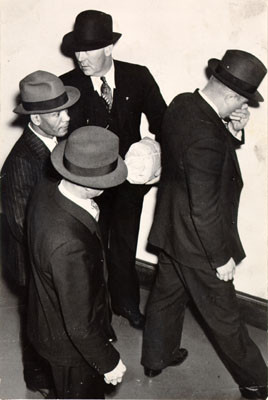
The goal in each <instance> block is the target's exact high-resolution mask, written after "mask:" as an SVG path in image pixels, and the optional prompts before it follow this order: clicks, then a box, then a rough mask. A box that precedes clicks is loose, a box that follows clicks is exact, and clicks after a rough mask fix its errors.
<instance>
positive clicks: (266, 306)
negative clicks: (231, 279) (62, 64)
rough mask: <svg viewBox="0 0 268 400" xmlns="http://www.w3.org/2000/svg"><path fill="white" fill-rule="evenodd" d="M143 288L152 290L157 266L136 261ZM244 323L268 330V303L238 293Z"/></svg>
mask: <svg viewBox="0 0 268 400" xmlns="http://www.w3.org/2000/svg"><path fill="white" fill-rule="evenodd" d="M136 268H137V271H138V274H139V279H140V284H141V287H142V288H144V289H150V288H151V286H152V284H153V281H154V277H155V265H154V264H152V263H149V262H147V261H143V260H140V259H136ZM236 294H237V298H238V303H239V306H240V310H241V314H242V317H243V319H244V321H245V322H246V323H247V324H249V325H252V326H254V327H256V328H259V329H263V330H267V327H268V326H267V311H268V301H267V300H265V299H262V298H259V297H256V296H252V295H250V294H247V293H243V292H239V291H237V292H236Z"/></svg>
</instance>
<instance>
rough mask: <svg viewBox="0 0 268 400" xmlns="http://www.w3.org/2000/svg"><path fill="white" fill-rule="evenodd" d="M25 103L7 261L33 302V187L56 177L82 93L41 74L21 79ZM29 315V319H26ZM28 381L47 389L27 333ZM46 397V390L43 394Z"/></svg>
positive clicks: (7, 202)
mask: <svg viewBox="0 0 268 400" xmlns="http://www.w3.org/2000/svg"><path fill="white" fill-rule="evenodd" d="M20 96H21V103H20V104H19V105H18V106H17V107H16V108H15V110H14V112H15V113H17V114H20V115H24V116H28V117H29V122H28V125H27V126H26V128H25V130H24V132H23V134H22V136H21V137H20V138H19V140H18V141H17V142H16V144H15V145H14V147H13V149H12V150H11V152H10V154H9V155H8V157H7V159H6V161H5V163H4V165H3V168H2V171H1V195H2V208H3V214H4V217H5V226H4V228H5V248H4V255H5V260H6V261H5V262H4V268H7V269H8V272H7V276H8V278H10V279H11V280H12V283H15V284H16V285H17V286H18V288H19V289H20V290H19V292H20V293H21V294H22V297H23V298H24V300H25V299H26V298H27V288H28V279H29V260H28V250H27V238H26V229H25V220H26V211H27V206H28V202H29V199H30V197H31V193H32V191H33V188H34V187H35V186H36V185H37V183H38V182H39V181H40V180H41V178H43V177H54V176H55V170H54V168H53V167H52V165H51V162H50V153H51V151H52V149H53V148H54V147H55V146H56V144H57V138H59V137H62V136H64V135H66V133H67V131H68V126H69V121H70V118H69V116H68V110H67V109H68V107H71V106H72V105H73V104H74V103H75V102H76V101H77V100H78V99H79V91H78V89H76V88H74V87H69V86H68V87H67V86H64V85H63V83H62V81H61V80H60V79H59V78H58V77H57V76H55V75H53V74H51V73H49V72H46V71H35V72H33V73H31V74H29V75H27V76H26V77H25V78H24V79H22V80H21V81H20ZM22 317H23V316H22ZM23 319H24V318H23ZM23 324H24V321H23V320H22V340H23V343H22V346H23V361H24V378H25V381H26V384H27V387H28V388H30V389H31V390H39V389H45V388H48V387H49V382H48V381H47V379H46V378H45V377H44V376H43V373H42V368H41V360H40V362H39V357H37V355H35V352H34V351H33V350H31V347H30V346H29V344H28V342H27V339H26V337H25V335H24V332H23ZM42 393H43V394H44V393H45V391H44V390H42Z"/></svg>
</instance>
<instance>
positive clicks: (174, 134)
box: [149, 91, 245, 268]
mask: <svg viewBox="0 0 268 400" xmlns="http://www.w3.org/2000/svg"><path fill="white" fill-rule="evenodd" d="M237 142H238V141H237V140H236V139H234V138H233V136H232V135H231V134H230V133H229V131H228V130H227V129H226V128H225V126H224V124H223V122H222V121H221V119H220V118H219V116H218V115H217V113H216V112H215V111H214V110H213V109H212V108H211V107H210V106H209V105H208V104H207V103H206V101H205V100H204V99H203V98H202V97H201V96H200V95H199V93H198V92H197V91H196V92H195V93H194V94H191V93H185V94H182V95H179V96H177V97H175V99H174V100H173V101H172V102H171V104H170V106H169V107H168V109H167V112H166V114H165V117H164V122H163V134H162V152H163V171H162V177H161V182H160V187H159V192H158V199H157V206H156V212H155V218H154V223H153V226H152V230H151V233H150V237H149V240H150V242H151V243H152V244H153V245H155V246H157V247H159V248H161V249H163V250H164V251H165V252H166V253H167V254H169V255H170V256H171V257H173V258H174V259H175V260H177V261H178V262H180V263H182V264H184V265H187V266H189V267H197V268H208V267H212V268H217V267H219V266H221V265H223V264H225V263H226V262H227V261H228V260H229V259H230V257H233V259H234V260H235V262H236V263H239V262H240V261H241V260H242V259H243V258H244V257H245V253H244V250H243V248H242V244H241V242H240V239H239V234H238V230H237V213H238V205H239V197H240V192H241V189H242V186H243V183H242V178H241V173H240V169H239V164H238V160H237V156H236V153H235V146H236V145H237Z"/></svg>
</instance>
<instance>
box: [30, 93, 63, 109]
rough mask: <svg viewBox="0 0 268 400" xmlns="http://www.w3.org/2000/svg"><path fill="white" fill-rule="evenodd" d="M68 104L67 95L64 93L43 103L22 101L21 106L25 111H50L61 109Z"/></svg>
mask: <svg viewBox="0 0 268 400" xmlns="http://www.w3.org/2000/svg"><path fill="white" fill-rule="evenodd" d="M67 102H68V96H67V93H66V92H64V93H62V94H61V95H60V96H58V97H55V98H54V99H50V100H43V101H34V102H33V101H22V105H23V107H24V108H25V110H27V111H38V110H52V109H53V108H57V107H61V106H63V105H64V104H66V103H67Z"/></svg>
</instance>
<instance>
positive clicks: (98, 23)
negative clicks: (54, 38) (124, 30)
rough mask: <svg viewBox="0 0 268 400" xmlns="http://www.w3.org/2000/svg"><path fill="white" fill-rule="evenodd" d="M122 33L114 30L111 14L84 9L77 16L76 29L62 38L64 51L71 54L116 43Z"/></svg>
mask: <svg viewBox="0 0 268 400" xmlns="http://www.w3.org/2000/svg"><path fill="white" fill-rule="evenodd" d="M120 37H121V33H117V32H113V20H112V17H111V15H109V14H105V13H104V12H101V11H96V10H87V11H82V12H81V13H80V14H78V16H77V17H76V20H75V24H74V29H73V31H72V32H69V33H67V34H66V35H65V36H64V37H63V40H62V46H61V48H62V51H63V52H64V53H65V54H71V53H73V52H75V51H89V50H96V49H101V48H103V47H106V46H108V45H110V44H115V43H116V42H117V40H118V39H119V38H120Z"/></svg>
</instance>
